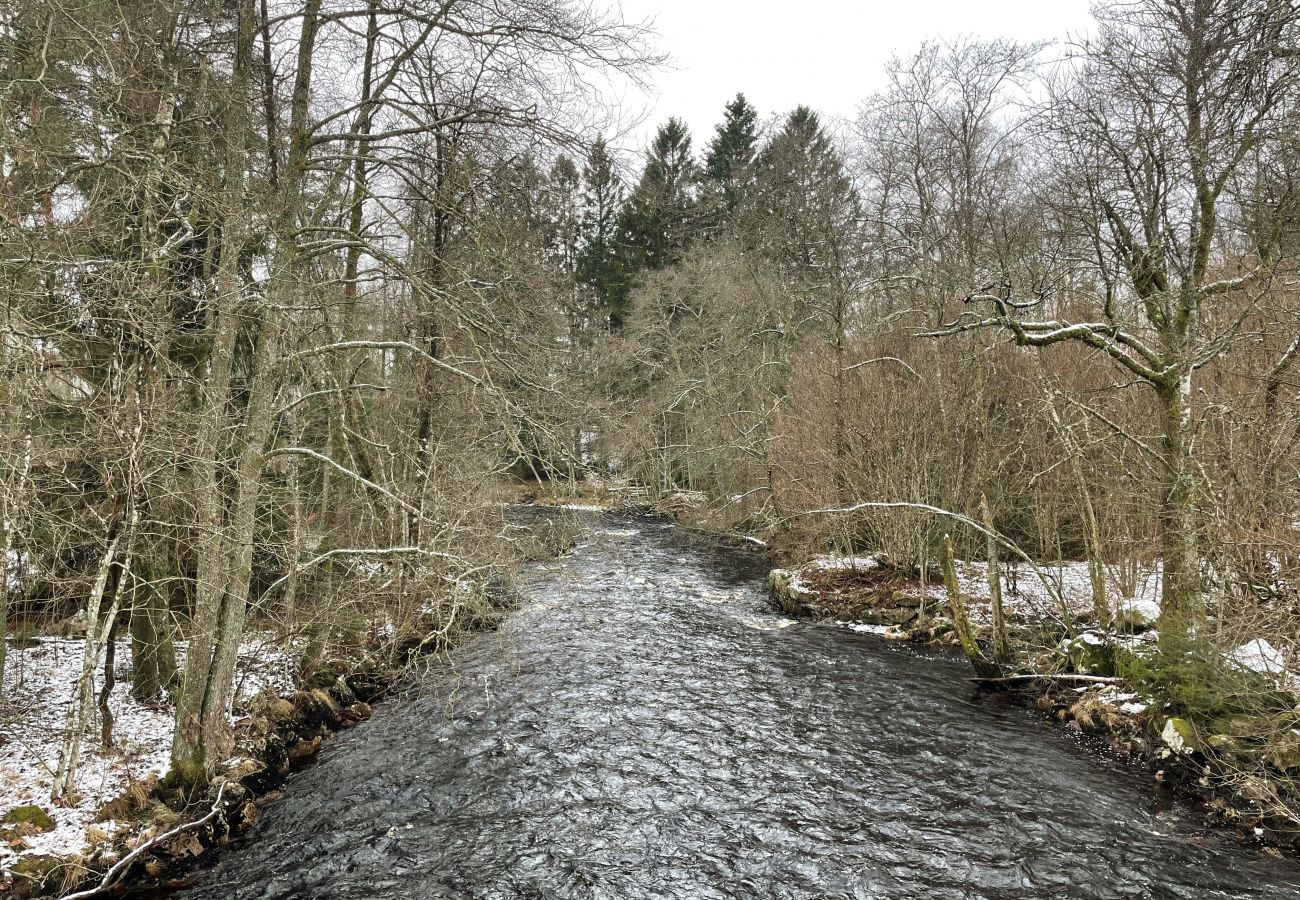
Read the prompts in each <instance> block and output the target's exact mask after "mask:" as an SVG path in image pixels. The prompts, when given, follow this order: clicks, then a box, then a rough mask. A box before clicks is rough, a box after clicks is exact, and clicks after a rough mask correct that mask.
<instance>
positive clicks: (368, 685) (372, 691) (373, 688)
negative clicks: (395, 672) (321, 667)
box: [345, 672, 388, 703]
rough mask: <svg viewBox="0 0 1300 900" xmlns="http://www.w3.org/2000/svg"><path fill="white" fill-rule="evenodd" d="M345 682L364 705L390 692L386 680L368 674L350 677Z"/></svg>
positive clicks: (357, 674) (362, 673)
mask: <svg viewBox="0 0 1300 900" xmlns="http://www.w3.org/2000/svg"><path fill="white" fill-rule="evenodd" d="M345 680H346V681H347V683H348V689H349V690H351V691H352V693H353V695H354V696H355V697H356V698H357V699H358V700H360V701H361V702H362V703H369V702H370V701H371V700H374V699H375V698H376V697H378V696H379V695H380V694H382V693H383V692H384V691H386V690H388V682H387V681H386V680H385V679H384V678H381V677H380V676H378V675H374V674H370V673H367V672H358V673H356V674H354V675H348V676H347V678H346V679H345Z"/></svg>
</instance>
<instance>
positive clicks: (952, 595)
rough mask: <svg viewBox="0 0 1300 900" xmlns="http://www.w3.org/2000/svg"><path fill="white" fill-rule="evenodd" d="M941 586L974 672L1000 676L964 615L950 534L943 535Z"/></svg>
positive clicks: (964, 610)
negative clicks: (945, 591) (946, 596)
mask: <svg viewBox="0 0 1300 900" xmlns="http://www.w3.org/2000/svg"><path fill="white" fill-rule="evenodd" d="M943 586H944V588H945V589H946V590H947V593H948V609H949V610H950V611H951V612H952V621H953V625H954V626H955V627H956V629H957V637H958V638H959V639H960V640H961V649H962V650H963V651H964V652H965V653H966V658H967V659H969V660H970V664H971V666H973V667H974V669H975V674H976V675H978V676H979V677H980V678H1001V677H1002V669H1001V667H1000V666H998V664H997V663H995V662H990V661H989V660H988V659H987V658H986V657H985V656H984V651H983V650H981V649H980V645H979V641H978V640H976V638H975V629H974V628H973V627H972V626H971V623H970V619H969V618H967V616H966V603H965V601H964V600H963V599H962V596H961V584H960V583H959V582H958V581H957V568H956V566H954V565H953V549H952V536H951V535H947V534H945V535H944V536H943Z"/></svg>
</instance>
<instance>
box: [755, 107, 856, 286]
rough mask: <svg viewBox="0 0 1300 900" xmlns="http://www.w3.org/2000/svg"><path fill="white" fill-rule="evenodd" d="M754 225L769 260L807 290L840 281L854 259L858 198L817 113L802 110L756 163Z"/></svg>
mask: <svg viewBox="0 0 1300 900" xmlns="http://www.w3.org/2000/svg"><path fill="white" fill-rule="evenodd" d="M756 167H757V188H758V190H757V202H756V203H755V207H756V208H755V217H756V221H755V223H754V224H755V226H756V227H757V229H758V230H759V231H760V233H761V235H762V243H763V245H764V246H765V247H766V249H767V251H768V253H769V254H770V255H771V257H772V258H773V259H774V260H775V261H777V262H778V263H779V264H780V265H781V267H782V268H783V269H784V270H785V272H786V274H787V276H788V277H791V278H793V279H795V280H797V281H799V282H801V283H803V284H804V285H805V286H806V287H809V288H811V287H815V286H828V285H830V284H831V283H833V282H838V281H841V280H842V279H843V278H844V277H845V275H846V272H847V267H848V266H849V263H850V261H851V258H852V255H853V246H854V238H853V235H854V234H855V232H856V229H857V223H858V219H859V208H858V196H857V192H856V191H855V190H854V188H853V183H852V181H851V180H850V178H849V176H848V173H847V171H846V169H845V165H844V160H843V159H842V158H841V156H840V154H839V151H838V150H836V148H835V145H834V144H833V143H832V141H831V139H830V136H829V135H827V134H826V131H825V129H824V128H822V125H821V120H820V119H819V118H818V116H817V114H816V113H815V112H813V111H812V110H811V109H809V108H808V107H806V106H800V107H798V108H797V109H795V110H794V111H793V112H791V113H790V114H789V116H787V117H786V120H785V123H784V125H783V126H782V128H781V131H780V132H779V133H778V134H777V135H776V137H774V138H773V139H772V142H771V144H769V145H768V146H767V147H766V148H764V150H763V152H762V154H760V157H759V159H758V162H757V166H756Z"/></svg>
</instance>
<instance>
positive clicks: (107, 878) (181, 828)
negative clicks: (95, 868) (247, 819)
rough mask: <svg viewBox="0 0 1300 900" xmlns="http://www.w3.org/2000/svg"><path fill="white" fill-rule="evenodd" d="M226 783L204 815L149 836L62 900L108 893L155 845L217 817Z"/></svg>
mask: <svg viewBox="0 0 1300 900" xmlns="http://www.w3.org/2000/svg"><path fill="white" fill-rule="evenodd" d="M226 784H227V782H222V784H221V787H220V788H218V789H217V799H216V800H213V801H212V809H211V810H209V811H208V814H207V815H206V816H204V817H203V818H201V819H195V820H194V821H193V822H186V823H185V824H184V825H178V826H177V827H175V828H173V829H172V830H171V831H168V832H166V833H165V834H160V835H158V836H157V837H153V838H150V839H149V840H147V841H145V842H144V843H143V844H141V845H140V846H139V847H136V848H135V849H134V850H132V851H131V852H130V853H128V854H127V855H126V856H124V857H122V858H121V859H119V860H118V861H117V862H116V863H114V865H113V867H112V868H110V869H109V870H108V871H107V872H105V873H104V878H103V880H102V881H100V883H99V884H97V885H95V886H94V887H93V888H87V889H86V890H84V891H77V892H76V893H75V894H68V895H67V896H66V897H64V898H63V900H89V898H91V897H97V896H99V895H100V894H106V893H108V892H109V891H110V890H111V889H112V888H113V886H114V885H116V884H117V883H118V882H119V881H121V880H122V876H123V875H125V874H126V873H127V870H128V869H130V868H131V865H132V864H133V863H134V862H135V861H136V860H138V859H139V858H140V857H141V856H143V855H144V854H146V853H148V852H149V851H150V850H152V849H153V848H154V847H157V846H158V845H159V844H161V843H163V842H164V841H169V840H171V839H172V838H174V837H176V836H177V835H181V834H184V833H185V832H187V831H192V830H193V829H195V828H202V827H203V826H204V825H206V824H208V823H209V822H211V821H212V820H213V819H215V818H216V817H217V814H218V813H219V812H221V797H222V795H223V794H225V792H226Z"/></svg>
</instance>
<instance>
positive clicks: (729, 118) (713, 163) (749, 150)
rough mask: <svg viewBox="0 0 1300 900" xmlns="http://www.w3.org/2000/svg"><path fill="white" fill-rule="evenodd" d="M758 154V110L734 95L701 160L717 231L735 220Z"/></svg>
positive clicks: (752, 176) (739, 95)
mask: <svg viewBox="0 0 1300 900" xmlns="http://www.w3.org/2000/svg"><path fill="white" fill-rule="evenodd" d="M757 151H758V111H757V110H756V109H754V107H753V106H751V105H750V103H749V101H748V100H746V99H745V95H744V94H737V95H736V99H735V100H732V101H731V102H730V103H728V104H727V106H726V112H725V114H724V116H723V120H722V123H721V124H720V125H718V126H717V129H716V131H715V133H714V136H713V140H712V141H710V142H709V152H708V155H707V156H706V157H705V160H704V176H705V179H706V186H707V192H708V202H709V206H710V213H711V218H712V219H713V222H712V223H711V224H712V225H713V227H714V228H716V229H724V228H726V227H727V226H728V225H730V224H731V223H732V222H733V221H735V218H736V214H737V212H738V211H739V209H740V206H741V204H742V203H743V202H744V201H745V198H746V197H747V195H748V194H749V190H750V188H751V187H752V186H753V184H754V161H755V155H756V153H757Z"/></svg>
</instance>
